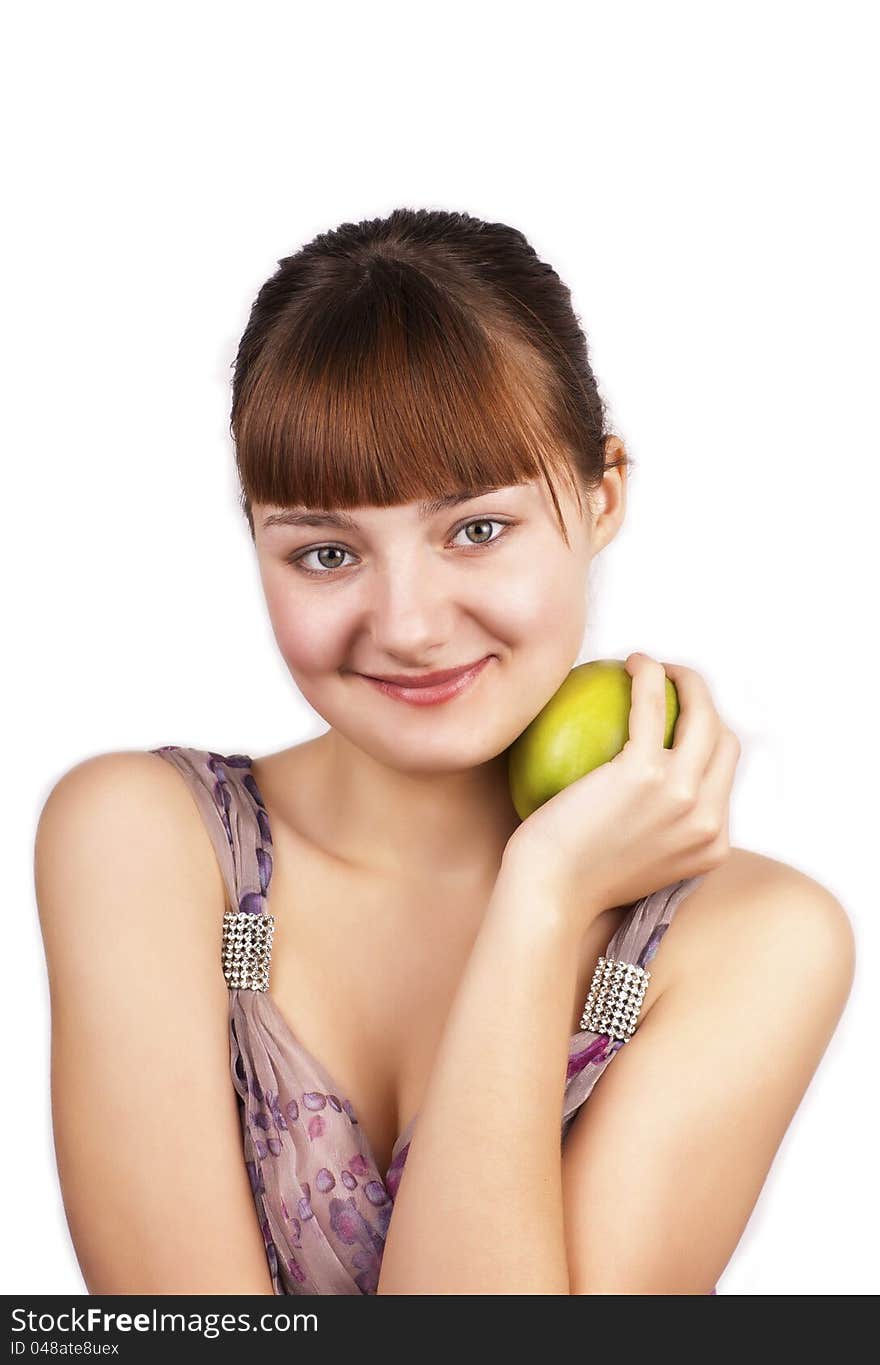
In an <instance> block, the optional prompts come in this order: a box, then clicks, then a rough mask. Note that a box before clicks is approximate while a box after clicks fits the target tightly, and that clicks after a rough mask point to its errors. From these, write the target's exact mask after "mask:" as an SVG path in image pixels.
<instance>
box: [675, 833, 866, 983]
mask: <svg viewBox="0 0 880 1365" xmlns="http://www.w3.org/2000/svg"><path fill="white" fill-rule="evenodd" d="M853 955H854V939H853V929H852V924H851V921H850V918H849V915H848V914H847V912H846V910H845V909H844V907H843V906H842V905H841V903H840V901H839V900H838V899H837V897H836V896H835V895H834V893H833V892H832V891H831V890H830V889H829V888H828V887H827V886H825V885H823V883H822V882H820V881H818V880H817V879H815V878H814V877H812V876H810V875H809V874H807V873H806V872H803V871H801V870H800V869H799V868H797V867H794V866H792V865H791V864H789V863H786V862H782V861H780V860H779V859H776V858H771V857H768V856H767V855H766V854H763V853H757V852H755V851H753V850H751V849H746V848H731V850H730V852H729V854H728V856H727V858H726V859H725V860H724V862H723V863H721V864H720V865H719V866H718V867H716V868H713V869H712V870H711V871H710V872H707V873H705V875H704V876H703V877H702V878H701V879H700V880H699V881H698V883H697V885H696V886H694V888H693V889H692V890H691V891H690V892H689V894H688V895H686V896H685V897H684V898H683V899H682V900H681V901H680V902H679V903H678V906H677V908H676V911H675V914H674V916H673V918H672V921H671V923H670V925H669V928H668V930H667V931H666V933H665V935H664V939H663V951H662V952H658V953H657V955H656V957H655V959H654V960H653V961H652V963H651V971H652V975H653V976H654V978H655V981H654V985H655V989H656V991H657V994H658V996H659V994H660V993H661V992H662V991H664V990H666V989H667V988H668V987H670V986H676V985H678V984H679V983H682V982H688V981H694V980H696V979H698V977H700V976H702V977H703V978H704V979H707V978H706V974H707V973H712V974H714V973H716V972H717V971H718V970H719V969H720V968H723V966H724V965H725V964H728V965H734V964H736V963H743V964H748V963H749V961H753V962H755V961H757V958H758V956H760V957H761V958H763V959H764V960H767V959H769V960H776V961H778V965H779V968H780V970H784V971H786V972H788V971H790V970H797V969H798V968H804V969H807V970H809V969H811V968H812V967H814V966H821V965H822V964H823V963H827V964H828V967H829V969H830V970H837V971H839V972H841V973H842V975H843V976H846V974H847V972H851V968H852V961H853ZM708 979H710V980H711V975H710V976H709V977H708Z"/></svg>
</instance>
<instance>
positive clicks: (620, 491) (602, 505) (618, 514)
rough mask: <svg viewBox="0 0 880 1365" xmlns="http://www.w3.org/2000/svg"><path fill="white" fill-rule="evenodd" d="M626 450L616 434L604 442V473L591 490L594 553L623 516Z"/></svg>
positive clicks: (603, 545)
mask: <svg viewBox="0 0 880 1365" xmlns="http://www.w3.org/2000/svg"><path fill="white" fill-rule="evenodd" d="M625 455H626V451H625V449H624V445H623V442H622V441H621V439H620V437H619V436H609V437H608V438H607V439H606V442H605V473H604V475H603V478H602V483H601V485H600V486H599V487H598V488H597V489H596V490H595V492H594V493H593V495H592V496H593V507H594V515H593V528H592V533H591V536H590V544H591V547H592V552H593V554H594V555H596V554H598V553H599V551H600V550H603V549H604V548H605V546H606V545H607V544H608V543H609V542H610V541H612V540H613V539H614V537H615V536H616V535H617V532H618V531H619V530H620V527H621V525H622V523H623V519H624V517H625V516H626V490H627V481H626V469H627V467H626V462H625V458H621V457H625Z"/></svg>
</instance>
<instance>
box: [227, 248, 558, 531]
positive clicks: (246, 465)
mask: <svg viewBox="0 0 880 1365" xmlns="http://www.w3.org/2000/svg"><path fill="white" fill-rule="evenodd" d="M340 285H344V287H340ZM471 291H473V285H472V284H471ZM558 388H559V385H558V380H556V379H555V376H554V375H553V373H552V371H551V367H550V366H549V364H548V363H547V361H546V359H545V358H544V356H542V355H541V353H540V352H539V351H538V350H537V349H536V348H535V346H534V345H533V344H530V343H529V341H528V340H527V338H526V336H525V334H524V332H522V331H521V329H520V328H519V327H518V325H517V323H516V322H515V320H512V319H511V318H510V317H509V316H501V315H499V312H498V306H497V301H495V300H492V299H491V298H489V297H488V296H486V298H485V300H484V301H482V303H481V308H480V317H477V315H476V313H475V311H474V308H473V306H469V305H468V304H466V303H465V302H464V300H463V299H462V298H460V297H459V295H458V292H457V289H456V284H455V280H454V278H453V277H451V276H450V277H447V278H445V279H444V280H443V282H442V285H440V284H438V283H436V282H435V281H434V280H432V279H431V278H429V277H428V276H427V275H426V274H424V273H423V272H422V271H420V270H419V269H417V268H415V267H414V266H412V265H410V264H409V263H406V262H403V261H401V260H400V259H399V258H397V259H394V260H391V259H387V258H380V259H378V260H376V259H374V260H373V261H371V262H370V264H369V267H368V269H366V270H365V268H364V266H363V265H362V264H361V265H359V266H358V267H357V274H356V276H355V278H353V279H352V280H350V281H341V280H340V279H339V278H338V277H337V278H336V279H334V280H333V281H332V283H329V285H328V282H326V281H325V282H324V283H323V286H319V287H318V288H317V289H316V290H313V291H311V294H310V295H309V294H308V293H306V294H304V295H301V296H300V297H299V298H298V299H297V300H296V304H295V306H294V308H293V310H292V312H291V311H290V310H289V311H288V313H287V315H286V316H285V315H284V314H282V315H280V316H278V317H276V318H275V319H274V321H273V324H272V326H271V328H270V330H269V331H268V332H267V333H266V335H265V336H264V337H263V339H262V343H261V345H260V346H259V349H258V350H257V351H256V353H255V354H254V356H253V357H252V361H251V364H250V366H249V369H248V372H247V376H246V379H245V382H244V384H243V386H242V389H241V392H240V393H239V394H238V395H237V397H236V402H235V405H234V408H233V417H232V423H231V427H232V433H233V436H234V440H235V447H236V460H237V464H238V469H239V477H240V480H241V487H242V499H243V503H244V504H245V508H246V510H247V512H248V517H249V520H251V518H250V510H249V509H250V505H251V504H253V503H256V502H260V503H271V504H274V505H276V506H280V507H293V506H303V507H307V508H314V509H319V510H330V509H332V508H352V507H359V506H378V507H387V506H391V505H394V504H399V503H406V502H414V501H417V500H418V501H421V500H428V499H435V498H441V497H444V496H447V495H450V494H455V493H463V492H467V491H476V492H479V491H480V489H482V488H497V487H505V486H507V485H510V484H519V483H526V482H532V481H534V480H536V479H538V478H544V479H545V480H546V482H547V485H548V488H549V491H550V495H551V498H552V500H553V505H554V507H555V509H556V515H557V519H558V521H559V524H560V528H561V531H562V534H563V537H564V538H565V539H566V542H567V540H568V537H567V534H566V529H565V524H564V519H563V517H562V513H561V510H560V507H559V502H558V498H557V495H556V489H555V487H554V477H559V478H561V479H563V480H566V481H567V482H568V483H569V485H570V486H571V488H572V491H573V493H574V495H575V497H576V499H577V502H578V505H579V506H580V507H582V502H581V491H580V489H579V487H578V481H577V479H576V478H575V476H574V471H573V467H572V452H573V443H574V442H576V440H577V427H576V425H574V423H572V424H569V423H568V422H566V415H567V405H566V403H565V400H564V395H560V393H559V392H558ZM566 427H567V428H568V429H567V430H566ZM251 530H252V533H253V522H252V520H251Z"/></svg>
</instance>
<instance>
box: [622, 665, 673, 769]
mask: <svg viewBox="0 0 880 1365" xmlns="http://www.w3.org/2000/svg"><path fill="white" fill-rule="evenodd" d="M625 667H626V670H627V672H628V673H629V674H630V676H631V677H632V701H631V703H630V711H629V738H630V741H631V743H632V744H633V745H634V747H636V748H638V749H640V750H642V751H643V752H646V753H657V754H659V753H660V751H661V750H662V748H663V737H664V735H665V733H666V674H665V673H664V671H663V665H662V664H661V663H658V661H657V660H656V659H652V658H651V657H650V655H648V654H642V653H640V652H636V653H634V654H630V655H628V657H627V659H626V663H625Z"/></svg>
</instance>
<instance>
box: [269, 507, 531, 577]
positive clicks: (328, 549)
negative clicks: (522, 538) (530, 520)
mask: <svg viewBox="0 0 880 1365" xmlns="http://www.w3.org/2000/svg"><path fill="white" fill-rule="evenodd" d="M512 525H513V523H512V522H509V521H499V520H498V519H497V518H495V517H475V518H473V520H471V521H466V522H465V523H464V525H463V526H460V527H459V528H458V530H457V531H456V532H455V535H456V536H458V535H460V534H461V533H462V531H469V530H470V528H471V527H472V526H475V527H477V537H478V538H477V539H469V544H470V545H471V546H472V547H473V548H474V549H476V550H478V549H480V547H481V546H483V545H494V544H495V542H496V541H498V540H501V538H502V536H504V534H505V531H506V528H507V527H509V526H512ZM492 526H501V527H502V528H505V529H502V531H501V534H500V535H497V536H492V535H491V531H489V530H487V528H489V527H492ZM490 536H491V539H490V538H489V537H490ZM350 553H351V551H350V550H344V549H343V548H342V546H341V545H315V546H313V547H312V549H310V550H298V551H297V552H296V553H295V554H292V555H290V556H289V559H288V563H290V564H293V565H295V567H296V568H297V569H299V571H300V573H306V574H311V576H312V577H313V578H329V577H331V576H332V575H333V574H335V573H336V571H337V569H340V568H342V567H343V564H342V561H343V560H344V559H345V556H346V555H347V554H350ZM310 555H315V556H316V557H317V562H318V564H319V565H320V566H321V567H320V568H310V567H308V566H307V565H306V562H305V561H306V560H307V559H308V557H309V556H310ZM322 555H325V556H328V557H329V559H330V563H326V562H325V561H324V560H323V559H321V558H320V556H322Z"/></svg>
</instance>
